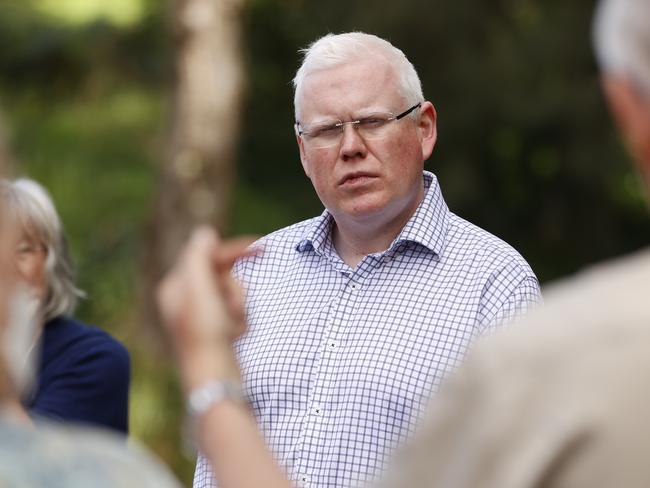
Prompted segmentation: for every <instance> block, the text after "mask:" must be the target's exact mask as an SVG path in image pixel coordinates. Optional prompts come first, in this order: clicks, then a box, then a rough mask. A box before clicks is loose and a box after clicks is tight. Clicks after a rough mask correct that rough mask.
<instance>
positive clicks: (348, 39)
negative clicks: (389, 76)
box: [293, 32, 424, 120]
mask: <svg viewBox="0 0 650 488" xmlns="http://www.w3.org/2000/svg"><path fill="white" fill-rule="evenodd" d="M299 52H301V53H302V54H303V60H302V64H301V65H300V68H298V71H297V72H296V76H295V77H294V79H293V87H294V98H293V106H294V110H295V116H296V120H299V119H300V102H299V100H300V96H301V95H302V86H303V82H304V80H305V77H306V76H307V75H308V74H310V73H312V72H314V71H319V70H324V69H328V68H333V67H336V66H340V65H342V64H345V63H350V62H354V61H358V60H362V59H367V58H368V57H374V58H377V57H380V58H383V61H385V62H386V63H387V64H389V65H390V66H391V67H392V68H393V69H394V70H395V74H396V75H397V78H398V90H399V94H400V95H401V96H402V97H403V98H404V100H405V101H406V102H407V105H415V104H416V103H418V102H422V101H423V100H424V96H423V94H422V83H421V82H420V78H419V76H418V74H417V72H416V71H415V68H414V67H413V64H411V62H410V61H409V60H408V58H407V57H406V56H405V55H404V53H403V52H402V51H401V50H399V49H397V48H396V47H395V46H393V45H392V44H391V43H390V42H388V41H386V40H384V39H382V38H381V37H377V36H375V35H372V34H366V33H364V32H346V33H343V34H327V35H325V36H323V37H321V38H320V39H318V40H316V41H315V42H313V43H312V44H311V45H310V46H309V47H307V48H306V49H301V50H300V51H299Z"/></svg>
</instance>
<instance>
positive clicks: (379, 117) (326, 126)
mask: <svg viewBox="0 0 650 488" xmlns="http://www.w3.org/2000/svg"><path fill="white" fill-rule="evenodd" d="M420 105H422V102H419V103H416V104H415V105H413V106H412V107H411V108H409V109H406V110H405V111H404V112H402V113H401V114H398V115H394V114H392V113H391V112H377V113H373V114H369V115H367V116H365V117H363V118H361V119H358V120H350V121H349V122H342V121H340V120H332V121H328V122H322V123H317V124H314V125H307V126H304V127H301V126H300V122H296V128H297V130H298V135H299V136H300V137H302V138H303V140H304V141H305V143H306V144H307V145H308V146H309V147H312V148H315V149H316V148H326V147H332V146H336V145H338V144H339V143H340V142H341V137H342V136H343V131H344V130H345V126H346V125H351V126H352V127H353V128H355V129H356V130H357V132H358V133H359V135H360V136H361V137H363V138H364V139H366V140H373V139H382V138H384V137H385V136H386V135H387V133H388V132H387V128H388V127H389V125H390V123H391V122H393V121H395V120H400V119H402V118H404V117H406V116H407V115H408V114H410V113H411V112H413V110H415V109H416V108H419V107H420Z"/></svg>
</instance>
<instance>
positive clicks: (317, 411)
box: [311, 405, 323, 416]
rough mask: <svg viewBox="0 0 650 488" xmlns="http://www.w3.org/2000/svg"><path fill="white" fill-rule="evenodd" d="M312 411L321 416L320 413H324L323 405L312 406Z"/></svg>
mask: <svg viewBox="0 0 650 488" xmlns="http://www.w3.org/2000/svg"><path fill="white" fill-rule="evenodd" d="M311 411H312V413H313V414H314V415H319V416H320V415H322V414H323V407H321V406H320V405H314V406H313V407H312V408H311Z"/></svg>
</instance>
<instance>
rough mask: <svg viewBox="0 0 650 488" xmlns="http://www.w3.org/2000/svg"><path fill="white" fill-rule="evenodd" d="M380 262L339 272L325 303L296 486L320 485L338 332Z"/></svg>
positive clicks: (340, 344) (338, 350) (340, 347)
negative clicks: (338, 286)
mask: <svg viewBox="0 0 650 488" xmlns="http://www.w3.org/2000/svg"><path fill="white" fill-rule="evenodd" d="M365 260H369V263H365ZM364 263H365V264H364ZM380 264H381V260H378V259H376V258H372V257H366V258H365V259H364V261H363V262H362V264H361V265H360V266H358V267H357V268H356V269H355V271H342V274H343V275H345V280H344V284H343V286H342V287H341V289H340V291H339V292H338V293H337V294H336V296H334V297H332V299H331V300H330V302H329V304H328V311H327V314H326V315H325V317H326V319H325V324H324V327H323V330H324V334H323V339H322V342H321V348H320V353H319V357H318V360H317V364H316V367H315V368H314V375H315V377H314V380H313V383H312V384H313V387H312V389H311V391H310V394H309V399H308V402H307V412H306V413H305V420H304V422H303V429H302V432H301V434H300V440H299V442H298V446H297V449H296V450H297V452H296V456H295V459H296V464H295V465H294V470H293V476H292V478H293V480H294V481H295V482H296V484H297V486H300V487H309V486H320V485H321V484H320V483H318V480H317V479H316V476H317V474H318V472H319V471H320V469H319V468H320V467H321V465H320V461H321V459H322V452H319V449H321V450H322V448H323V446H324V444H325V442H326V439H325V440H324V439H323V436H324V435H325V434H326V432H327V429H326V426H327V423H328V420H329V419H330V418H331V415H332V412H331V410H330V407H332V406H333V405H332V403H331V398H332V397H333V396H334V395H335V393H336V391H335V389H336V386H337V385H336V384H335V378H336V377H337V375H336V368H337V364H338V363H339V362H340V361H339V360H340V357H341V355H344V354H345V350H346V348H345V344H344V343H343V342H342V341H341V337H342V331H343V330H344V329H345V327H346V326H347V324H348V322H349V321H350V319H351V317H352V316H353V315H354V314H355V312H356V311H358V303H359V300H360V299H361V295H362V292H363V287H364V283H365V282H366V279H367V277H368V275H369V274H370V273H371V272H372V271H373V269H374V268H375V267H376V266H378V265H380ZM324 441H325V442H324ZM322 484H323V485H324V484H325V483H322Z"/></svg>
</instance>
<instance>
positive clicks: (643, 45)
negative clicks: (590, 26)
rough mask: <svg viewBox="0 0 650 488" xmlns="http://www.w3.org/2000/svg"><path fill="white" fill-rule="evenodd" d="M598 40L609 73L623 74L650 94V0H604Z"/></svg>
mask: <svg viewBox="0 0 650 488" xmlns="http://www.w3.org/2000/svg"><path fill="white" fill-rule="evenodd" d="M594 43H595V46H596V55H597V56H598V61H599V63H600V65H601V67H602V69H603V71H604V72H605V73H608V74H612V75H620V76H622V77H624V78H626V79H628V80H629V81H631V82H633V83H634V84H635V85H636V86H638V88H639V89H641V90H643V92H644V95H646V96H649V97H650V0H603V1H601V2H600V5H599V6H598V10H597V12H596V16H595V21H594Z"/></svg>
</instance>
